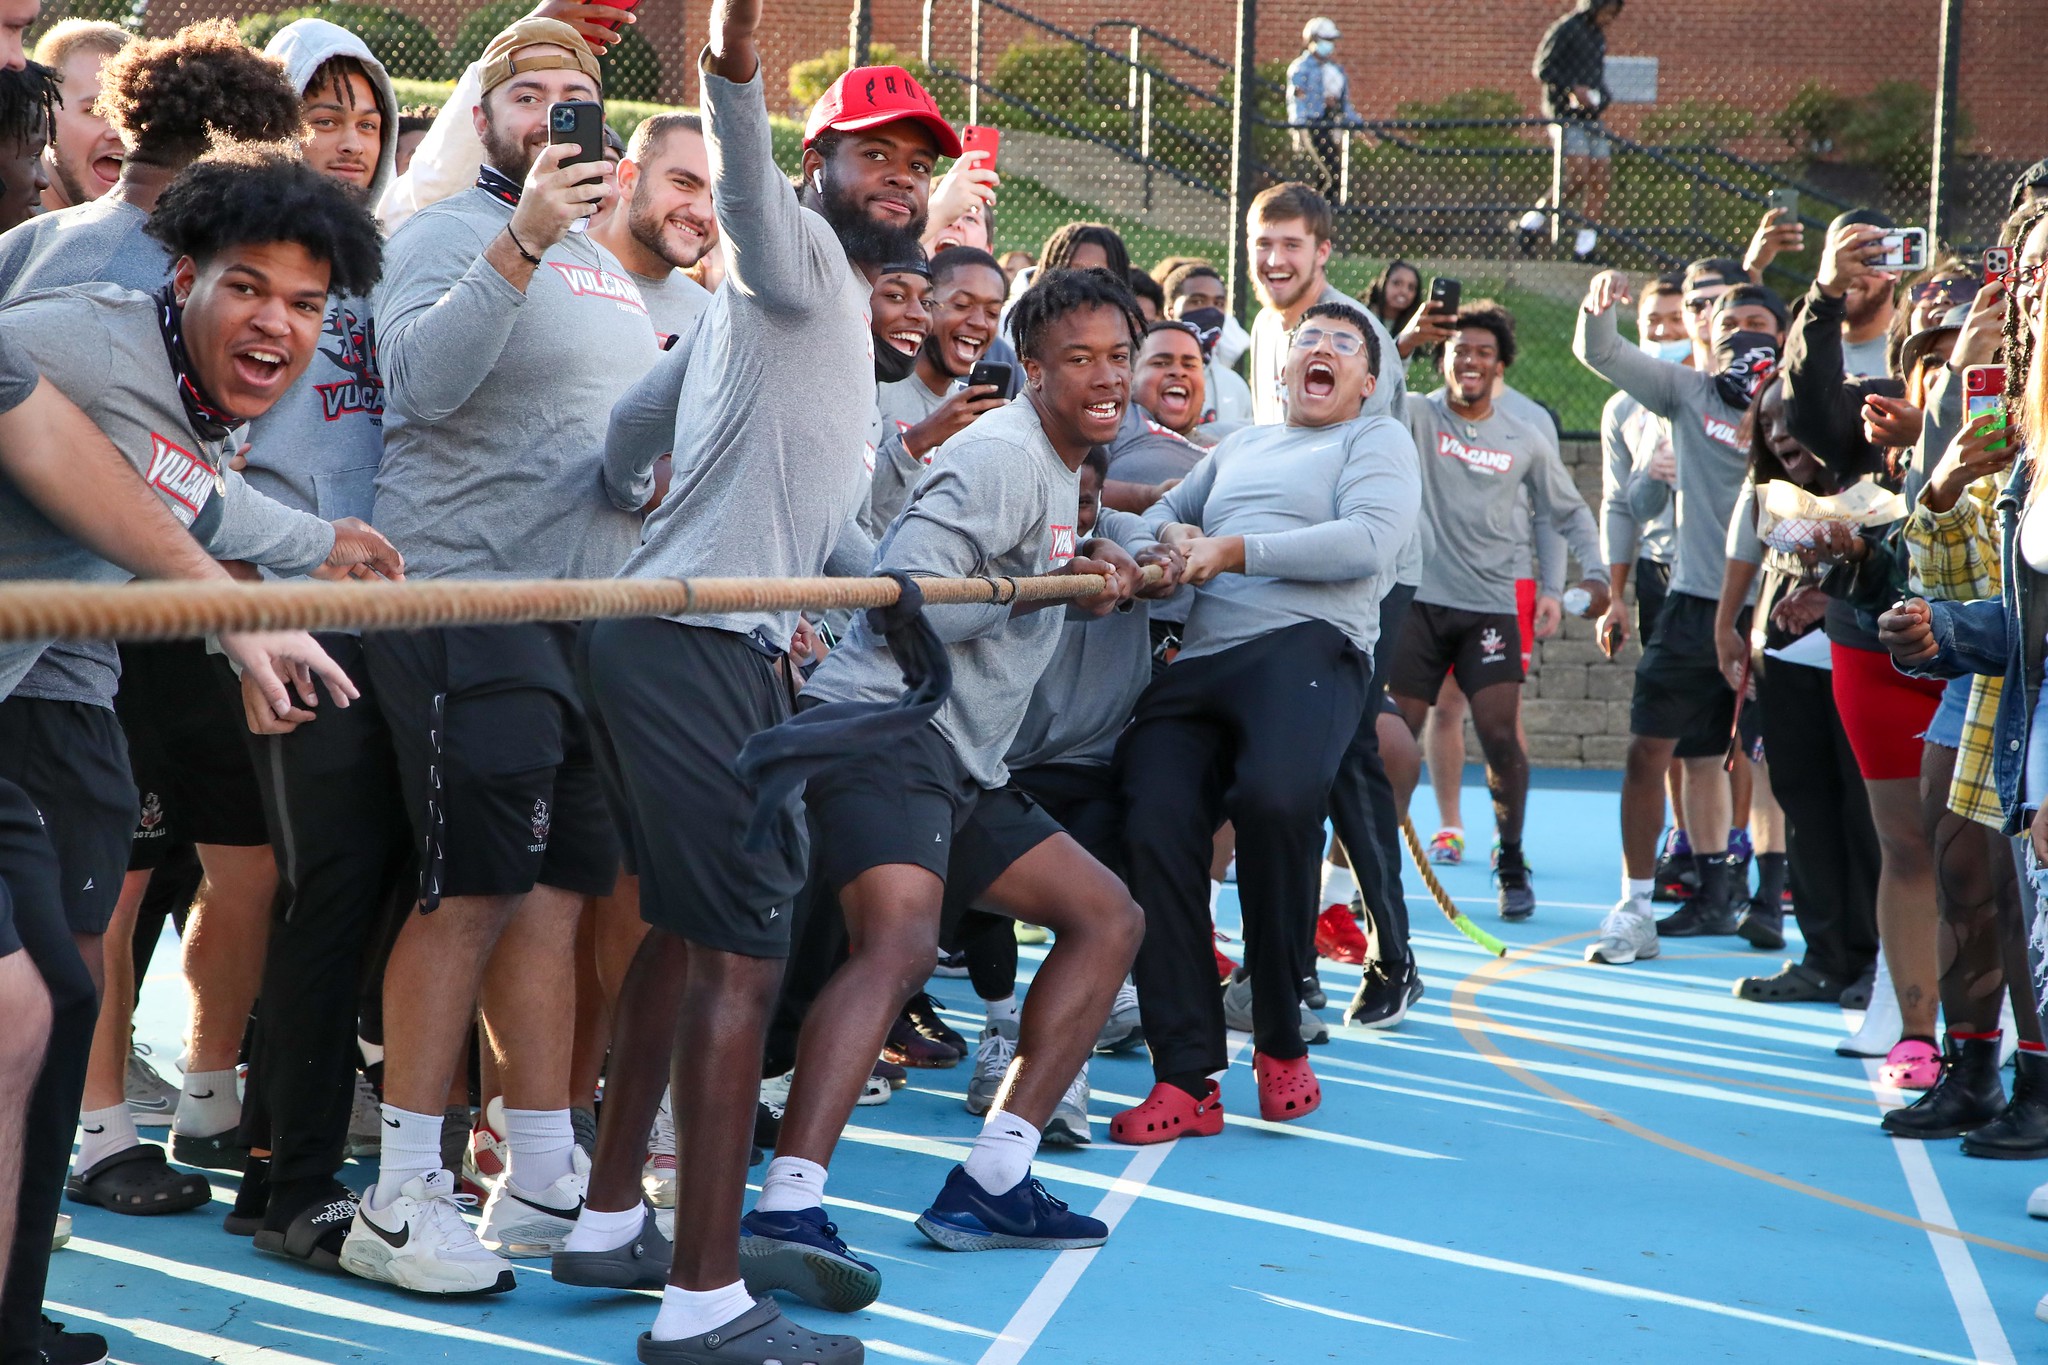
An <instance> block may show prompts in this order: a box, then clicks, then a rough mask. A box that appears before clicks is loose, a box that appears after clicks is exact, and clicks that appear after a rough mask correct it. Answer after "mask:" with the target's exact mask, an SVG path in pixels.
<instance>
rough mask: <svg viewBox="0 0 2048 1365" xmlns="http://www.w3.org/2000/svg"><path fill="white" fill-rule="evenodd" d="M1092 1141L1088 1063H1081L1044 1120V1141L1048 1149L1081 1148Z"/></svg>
mask: <svg viewBox="0 0 2048 1365" xmlns="http://www.w3.org/2000/svg"><path fill="white" fill-rule="evenodd" d="M1094 1140H1095V1139H1094V1138H1093V1137H1092V1136H1091V1135H1090V1134H1089V1132H1088V1063H1086V1062H1083V1063H1081V1069H1080V1070H1079V1071H1078V1072H1076V1073H1075V1075H1074V1080H1073V1083H1072V1084H1070V1085H1069V1086H1068V1087H1067V1093H1066V1094H1064V1095H1062V1096H1060V1102H1059V1103H1058V1104H1056V1105H1054V1106H1053V1110H1052V1117H1051V1118H1050V1119H1048V1120H1046V1124H1045V1133H1044V1141H1045V1143H1046V1145H1047V1146H1049V1147H1082V1146H1086V1145H1087V1144H1088V1143H1091V1142H1093V1141H1094Z"/></svg>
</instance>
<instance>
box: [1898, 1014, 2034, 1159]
mask: <svg viewBox="0 0 2048 1365" xmlns="http://www.w3.org/2000/svg"><path fill="white" fill-rule="evenodd" d="M1998 1041H1999V1040H1998V1035H1996V1034H1993V1035H1992V1036H1991V1037H1989V1038H1962V1039H1958V1038H1956V1037H1954V1036H1951V1037H1950V1038H1949V1040H1948V1048H1947V1052H1946V1055H1945V1056H1943V1058H1942V1061H1941V1079H1940V1080H1938V1081H1936V1082H1935V1083H1934V1088H1933V1089H1932V1090H1929V1091H1928V1092H1927V1093H1926V1094H1924V1095H1922V1096H1921V1097H1920V1098H1919V1099H1917V1100H1915V1101H1913V1102H1912V1103H1911V1104H1909V1105H1907V1106H1906V1107H1905V1108H1904V1109H1894V1110H1892V1111H1891V1112H1890V1113H1889V1114H1886V1115H1885V1116H1884V1130H1885V1131H1886V1132H1887V1133H1890V1134H1891V1135H1892V1136H1893V1137H1903V1138H1952V1137H1956V1136H1959V1135H1960V1134H1963V1133H1967V1132H1969V1131H1971V1130H1972V1129H1975V1128H1982V1127H1983V1126H1984V1125H1985V1124H1987V1123H1989V1122H1991V1120H1992V1119H1994V1118H1996V1117H1997V1116H1998V1113H1999V1111H2000V1110H2002V1109H2004V1108H2005V1087H2004V1086H2003V1085H2001V1084H2000V1083H1999V1079H1998Z"/></svg>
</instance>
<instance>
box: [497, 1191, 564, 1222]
mask: <svg viewBox="0 0 2048 1365" xmlns="http://www.w3.org/2000/svg"><path fill="white" fill-rule="evenodd" d="M505 1193H506V1195H507V1196H509V1197H510V1198H513V1199H517V1200H518V1201H519V1202H520V1203H522V1204H524V1205H526V1207H528V1208H530V1209H538V1210H539V1211H540V1212H542V1213H548V1214H553V1215H554V1216H555V1217H557V1218H565V1219H567V1220H568V1221H570V1222H572V1223H573V1222H575V1221H576V1216H577V1215H578V1214H580V1213H582V1212H583V1201H582V1200H581V1199H579V1200H577V1201H576V1202H575V1203H573V1204H571V1205H570V1206H569V1207H568V1208H566V1209H558V1208H552V1207H550V1206H549V1205H546V1204H543V1203H541V1202H540V1201H539V1200H537V1199H528V1198H527V1197H526V1196H525V1195H523V1194H519V1193H517V1192H516V1191H513V1190H507V1191H505Z"/></svg>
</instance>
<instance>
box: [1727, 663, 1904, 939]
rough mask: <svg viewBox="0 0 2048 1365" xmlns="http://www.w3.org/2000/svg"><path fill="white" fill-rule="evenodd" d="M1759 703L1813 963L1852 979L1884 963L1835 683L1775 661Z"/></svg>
mask: <svg viewBox="0 0 2048 1365" xmlns="http://www.w3.org/2000/svg"><path fill="white" fill-rule="evenodd" d="M1757 703H1758V705H1759V706H1760V707H1761V708H1762V713H1763V714H1762V721H1763V735H1764V756H1765V757H1766V758H1767V759H1769V760H1770V765H1771V790H1772V791H1773V792H1774V793H1776V795H1777V798H1778V804H1779V805H1780V806H1783V807H1784V808H1785V845H1786V851H1787V853H1788V854H1789V855H1790V856H1789V861H1790V863H1791V870H1792V901H1793V906H1794V911H1795V914H1796V915H1797V917H1798V920H1799V932H1800V933H1801V934H1802V935H1804V936H1805V938H1806V963H1807V965H1808V966H1810V967H1814V968H1816V969H1818V970H1820V971H1823V972H1826V973H1828V974H1829V975H1830V976H1836V977H1842V978H1850V979H1853V978H1855V977H1858V976H1861V975H1862V974H1863V973H1864V972H1865V971H1866V970H1868V969H1869V967H1870V965H1871V963H1873V962H1875V961H1876V960H1877V869H1878V861H1879V852H1878V844H1877V827H1876V826H1875V825H1873V824H1872V823H1871V820H1870V797H1869V793H1868V791H1867V790H1866V789H1865V788H1864V785H1863V778H1862V777H1861V775H1860V774H1859V773H1858V772H1857V769H1856V755H1855V754H1854V753H1852V752H1851V751H1850V749H1849V737H1848V735H1847V734H1846V733H1845V732H1844V731H1843V729H1842V719H1841V715H1840V713H1839V712H1838V711H1837V710H1836V709H1835V695H1834V687H1833V683H1832V680H1831V679H1830V677H1829V674H1828V671H1827V670H1826V669H1824V668H1808V667H1805V666H1804V665H1801V664H1788V663H1785V662H1784V661H1782V660H1777V659H1773V660H1770V661H1768V662H1767V663H1766V664H1765V666H1764V668H1763V669H1762V670H1761V671H1760V672H1758V674H1757Z"/></svg>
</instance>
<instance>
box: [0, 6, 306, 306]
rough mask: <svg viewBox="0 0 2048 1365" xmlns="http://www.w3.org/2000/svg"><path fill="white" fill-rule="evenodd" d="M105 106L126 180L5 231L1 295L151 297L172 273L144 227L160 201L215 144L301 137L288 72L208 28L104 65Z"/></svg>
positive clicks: (217, 24)
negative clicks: (100, 287)
mask: <svg viewBox="0 0 2048 1365" xmlns="http://www.w3.org/2000/svg"><path fill="white" fill-rule="evenodd" d="M99 107H100V110H101V112H102V113H104V114H105V115H106V116H107V118H108V120H109V121H110V122H111V123H112V124H113V126H114V129H115V131H116V132H118V133H119V134H120V135H121V139H122V141H124V142H125V143H126V144H127V145H128V155H127V158H126V159H125V160H124V161H123V162H122V163H121V178H120V180H119V181H118V182H116V184H115V185H114V188H113V189H111V190H109V191H108V192H107V193H106V194H105V195H103V196H101V197H100V198H98V199H96V200H94V201H93V202H91V203H89V204H80V205H78V206H77V207H75V208H70V209H65V210H62V211H61V212H58V213H51V214H45V215H43V216H42V217H40V218H35V219H31V220H30V221H29V222H26V223H23V224H22V225H21V226H20V227H17V228H15V229H13V230H12V231H10V232H6V233H0V297H6V298H11V297H13V296H15V295H17V294H23V293H27V292H28V291H29V290H32V289H56V288H61V287H63V286H65V285H73V284H84V283H88V282H91V281H96V280H97V281H103V282H105V283H108V284H117V285H120V286H121V287H122V288H124V289H140V290H143V291H145V292H147V291H151V290H154V289H156V288H158V287H159V286H161V285H162V284H163V282H164V276H165V275H166V274H167V273H168V272H169V270H170V265H171V262H170V258H169V257H168V256H166V255H165V253H164V249H163V247H162V246H161V245H160V244H159V243H157V242H156V241H154V240H152V239H151V238H150V237H149V236H148V235H147V234H146V233H145V232H144V230H143V224H144V222H145V221H147V219H148V217H149V213H150V210H152V209H154V208H155V207H156V201H157V196H159V195H161V194H162V193H163V191H164V187H165V186H166V185H169V184H170V183H171V181H172V180H173V179H174V178H175V177H176V176H177V174H178V172H179V171H182V170H184V169H185V168H186V167H187V166H189V165H191V164H192V163H193V162H194V161H197V160H198V159H199V158H200V157H201V156H202V155H204V154H205V152H206V149H207V147H208V146H210V145H211V144H212V143H213V142H214V141H215V140H217V139H218V140H232V141H236V142H279V141H282V140H284V139H286V138H294V137H297V136H298V135H299V128H300V116H299V97H298V92H296V91H295V90H293V89H292V87H291V84H290V82H288V81H287V80H286V79H285V75H284V68H283V67H281V66H280V65H279V64H278V63H276V62H274V61H272V60H271V59H270V58H268V57H265V56H263V55H262V54H261V53H258V52H255V51H252V50H251V49H249V48H248V47H247V46H245V45H244V44H243V42H242V40H241V38H240V37H239V36H238V35H237V34H236V33H235V26H234V25H233V24H231V23H229V22H228V21H227V20H225V19H208V20H205V21H203V22H201V23H197V24H191V25H188V26H187V27H185V28H182V29H179V30H178V31H177V32H176V33H174V34H172V35H171V36H170V37H168V38H146V39H141V40H139V41H137V42H134V43H131V44H129V46H128V47H127V48H126V49H124V50H123V51H121V52H119V53H117V54H115V55H114V56H112V57H109V58H108V59H107V64H106V66H104V67H103V68H101V72H100V96H99Z"/></svg>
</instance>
